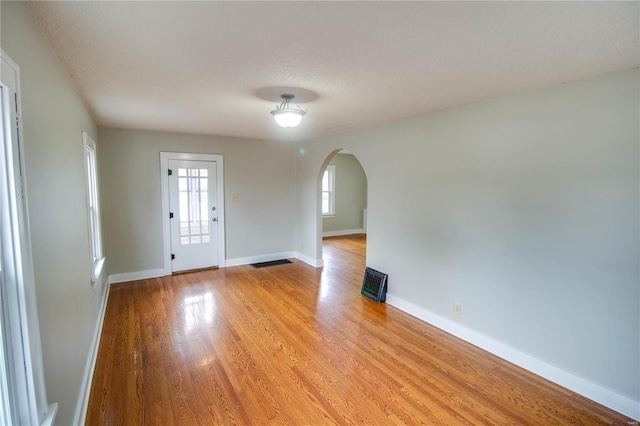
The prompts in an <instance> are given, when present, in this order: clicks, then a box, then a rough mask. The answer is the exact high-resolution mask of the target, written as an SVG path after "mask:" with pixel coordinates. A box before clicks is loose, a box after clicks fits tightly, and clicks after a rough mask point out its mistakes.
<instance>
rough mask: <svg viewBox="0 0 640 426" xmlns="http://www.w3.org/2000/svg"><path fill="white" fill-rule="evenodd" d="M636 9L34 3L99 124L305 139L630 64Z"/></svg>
mask: <svg viewBox="0 0 640 426" xmlns="http://www.w3.org/2000/svg"><path fill="white" fill-rule="evenodd" d="M639 5H640V3H639V2H637V1H634V2H399V1H396V2H322V1H321V2H268V1H261V2H189V1H175V2H150V1H145V2H134V1H128V2H109V1H104V2H103V1H87V2H81V1H58V2H34V3H32V4H31V6H30V7H31V11H32V13H33V15H34V17H35V18H36V21H37V22H38V24H39V25H40V27H41V28H42V30H43V32H44V33H45V35H46V37H47V39H48V40H49V42H50V44H51V46H52V48H53V50H54V51H55V53H56V55H57V56H58V57H59V58H60V60H61V61H62V63H63V64H64V66H65V68H66V70H67V71H68V72H69V74H70V75H71V76H72V78H73V81H74V82H75V84H76V85H77V87H78V89H79V91H80V93H81V94H82V96H83V97H84V98H85V101H86V103H87V105H88V106H89V108H90V110H91V112H92V114H93V116H94V118H95V120H96V122H97V123H98V124H99V125H103V126H113V127H125V128H135V129H152V130H162V131H175V132H187V133H198V134H216V135H229V136H239V137H249V138H261V139H279V140H300V139H307V138H311V137H315V136H320V135H326V134H330V133H334V132H341V131H345V130H348V129H352V128H359V127H364V126H369V125H373V124H377V123H381V122H388V121H393V120H396V119H399V118H402V117H408V116H414V115H419V114H423V113H427V112H430V111H436V110H441V109H444V108H449V107H453V106H459V105H464V104H469V103H472V102H477V101H480V100H484V99H490V98H496V97H500V96H504V95H507V94H511V93H518V92H523V91H527V90H531V89H533V88H536V87H541V86H546V85H551V84H555V83H560V82H564V81H568V80H576V79H581V78H586V77H589V76H593V75H597V74H603V73H606V72H610V71H615V70H620V69H625V68H631V67H637V66H638V65H639V64H640V60H639V57H640V49H639V41H638V40H639V37H640V36H639V32H638V27H639V25H640V24H639V21H640V8H639ZM284 88H286V89H284ZM285 92H290V93H293V94H294V95H296V100H297V101H298V103H299V104H300V106H302V107H303V108H306V109H308V111H309V112H308V113H307V115H306V116H305V118H304V120H303V122H302V124H301V125H300V126H299V127H298V128H295V129H283V128H280V127H278V126H277V125H276V124H275V121H274V120H273V118H272V117H271V114H269V112H270V111H271V110H272V109H274V108H275V106H276V105H277V104H278V102H279V95H280V94H281V93H285Z"/></svg>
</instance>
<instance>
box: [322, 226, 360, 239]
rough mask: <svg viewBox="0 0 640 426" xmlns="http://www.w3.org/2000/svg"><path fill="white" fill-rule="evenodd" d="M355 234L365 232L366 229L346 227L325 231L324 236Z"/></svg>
mask: <svg viewBox="0 0 640 426" xmlns="http://www.w3.org/2000/svg"><path fill="white" fill-rule="evenodd" d="M355 234H364V229H362V228H360V229H344V230H342V231H327V232H323V233H322V236H323V237H339V236H341V235H355Z"/></svg>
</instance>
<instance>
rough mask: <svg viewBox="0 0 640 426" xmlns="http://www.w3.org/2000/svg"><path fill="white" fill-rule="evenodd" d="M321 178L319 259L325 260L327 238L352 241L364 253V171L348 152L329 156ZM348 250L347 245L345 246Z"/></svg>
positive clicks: (365, 226) (365, 207)
mask: <svg viewBox="0 0 640 426" xmlns="http://www.w3.org/2000/svg"><path fill="white" fill-rule="evenodd" d="M319 179H320V194H319V198H320V202H319V204H320V215H321V218H320V223H321V224H322V233H321V238H322V239H323V244H322V245H321V246H322V257H323V259H325V258H326V259H325V263H326V260H329V259H328V258H329V257H330V256H331V255H330V254H329V255H327V256H325V250H324V241H325V239H328V238H351V239H353V240H354V241H355V240H358V245H363V246H364V247H363V249H362V250H359V252H360V253H362V255H364V253H365V252H366V233H367V201H368V183H367V176H366V173H365V171H364V168H363V167H362V165H361V164H360V161H359V160H358V159H357V158H356V156H355V155H354V154H353V153H351V152H350V151H347V150H338V151H334V152H333V153H331V154H330V155H329V156H328V157H327V159H326V160H325V162H324V164H323V168H322V170H321V172H320V174H319ZM346 247H348V245H346Z"/></svg>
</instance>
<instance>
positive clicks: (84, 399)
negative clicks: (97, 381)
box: [56, 279, 111, 425]
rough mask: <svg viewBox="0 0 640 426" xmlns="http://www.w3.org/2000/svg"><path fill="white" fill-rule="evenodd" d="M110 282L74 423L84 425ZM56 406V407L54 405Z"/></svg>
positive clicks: (102, 303)
mask: <svg viewBox="0 0 640 426" xmlns="http://www.w3.org/2000/svg"><path fill="white" fill-rule="evenodd" d="M110 285H111V282H110V280H109V279H107V280H106V283H105V286H104V290H103V294H102V301H101V303H100V310H99V312H98V320H97V321H96V327H95V330H94V332H93V339H92V341H91V346H90V352H89V354H90V356H89V358H88V359H87V365H86V366H85V368H84V376H83V377H82V387H81V388H80V395H79V397H78V402H77V403H76V410H75V413H74V415H73V424H74V425H84V423H85V419H86V417H87V406H88V405H89V395H90V394H91V383H92V382H93V371H94V370H95V368H96V359H97V357H98V348H99V347H100V338H101V337H102V325H103V324H104V314H105V313H106V311H107V301H108V300H109V287H110ZM56 408H57V407H56Z"/></svg>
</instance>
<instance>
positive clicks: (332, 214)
mask: <svg viewBox="0 0 640 426" xmlns="http://www.w3.org/2000/svg"><path fill="white" fill-rule="evenodd" d="M331 217H336V214H335V213H328V214H323V215H322V218H323V219H325V218H331Z"/></svg>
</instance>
